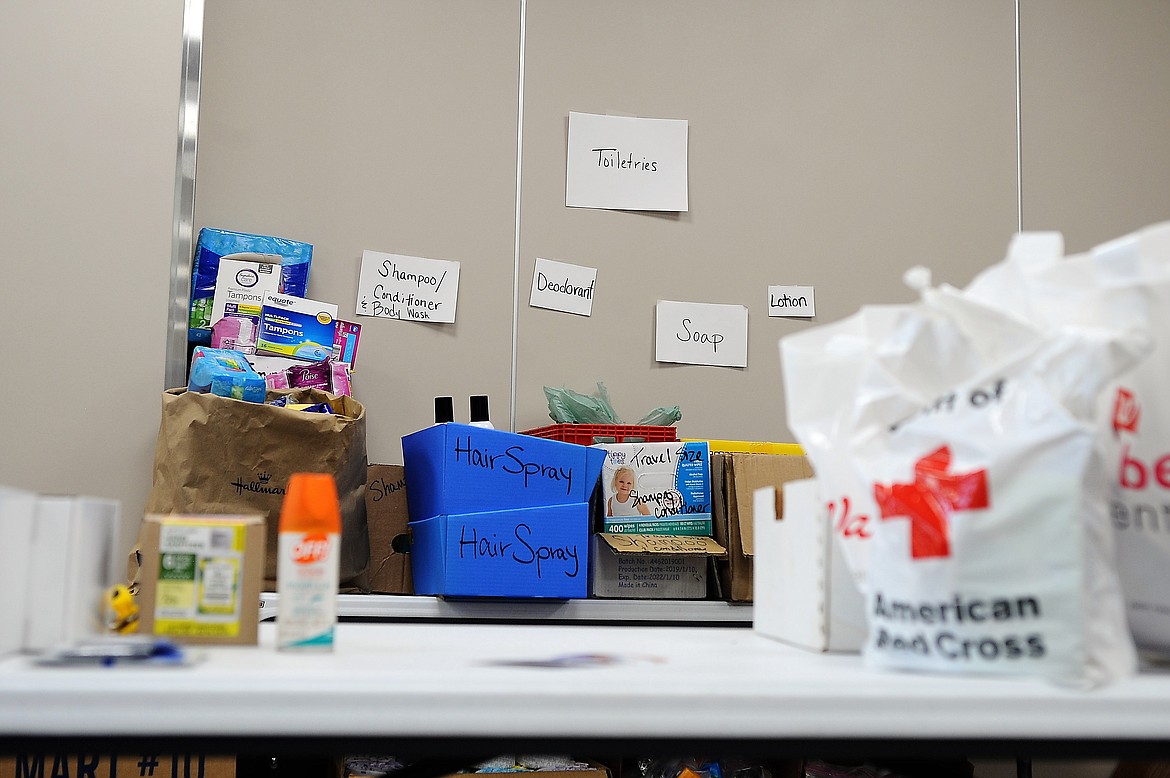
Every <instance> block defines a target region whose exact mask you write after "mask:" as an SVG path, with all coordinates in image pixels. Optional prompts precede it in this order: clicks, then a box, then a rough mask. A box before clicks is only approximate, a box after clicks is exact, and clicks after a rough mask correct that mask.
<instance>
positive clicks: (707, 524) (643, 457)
mask: <svg viewBox="0 0 1170 778" xmlns="http://www.w3.org/2000/svg"><path fill="white" fill-rule="evenodd" d="M594 448H600V449H603V450H604V451H605V452H606V454H605V464H604V465H603V467H602V470H601V486H602V496H603V497H604V505H603V513H604V515H605V531H606V532H612V533H614V534H620V535H631V534H642V535H710V534H711V452H710V446H709V445H708V443H707V441H705V440H693V441H686V442H682V443H680V442H677V441H676V442H671V443H600V444H597V445H596V446H594Z"/></svg>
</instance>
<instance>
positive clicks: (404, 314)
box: [357, 250, 459, 324]
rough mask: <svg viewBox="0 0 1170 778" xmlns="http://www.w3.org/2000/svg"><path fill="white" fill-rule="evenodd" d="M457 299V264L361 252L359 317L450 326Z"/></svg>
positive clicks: (367, 251) (358, 294)
mask: <svg viewBox="0 0 1170 778" xmlns="http://www.w3.org/2000/svg"><path fill="white" fill-rule="evenodd" d="M458 295H459V263H458V262H450V261H447V260H442V259H424V258H422V257H408V256H404V255H402V254H384V253H382V252H380V251H369V250H366V251H363V252H362V269H361V274H360V275H359V276H358V292H357V315H358V316H378V317H381V318H384V319H404V320H406V321H429V322H440V323H444V324H450V323H452V322H454V321H455V303H456V300H457V298H458Z"/></svg>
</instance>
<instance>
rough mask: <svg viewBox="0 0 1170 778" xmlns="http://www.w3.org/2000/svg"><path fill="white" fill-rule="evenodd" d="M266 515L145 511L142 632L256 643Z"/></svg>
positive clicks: (198, 640) (188, 639) (184, 640)
mask: <svg viewBox="0 0 1170 778" xmlns="http://www.w3.org/2000/svg"><path fill="white" fill-rule="evenodd" d="M264 543H265V538H264V517H263V516H260V515H258V514H257V515H241V516H198V515H161V514H148V515H147V516H146V518H145V521H144V522H143V525H142V531H141V533H140V534H139V545H140V546H141V551H142V562H141V565H142V566H141V569H140V571H139V582H140V584H141V588H140V589H139V592H138V601H139V610H140V614H139V619H140V621H139V627H138V630H139V632H141V633H143V634H148V635H149V634H154V635H158V636H159V637H167V638H173V639H174V640H177V641H179V642H182V643H228V644H231V643H238V644H247V645H255V644H256V643H257V639H258V638H257V633H258V627H257V624H258V621H259V613H260V584H261V579H262V576H263V572H264V553H265V551H264Z"/></svg>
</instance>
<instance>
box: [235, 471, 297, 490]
mask: <svg viewBox="0 0 1170 778" xmlns="http://www.w3.org/2000/svg"><path fill="white" fill-rule="evenodd" d="M271 480H272V474H271V473H266V472H264V471H261V472H259V473H257V474H256V480H255V481H248V482H247V483H244V479H242V478H236V480H234V481H232V482H231V485H232V486H234V487H235V488H236V495H237V496H238V495H242V494H243V493H244V492H253V493H256V494H284V487H283V486H269V485H268V482H269V481H271Z"/></svg>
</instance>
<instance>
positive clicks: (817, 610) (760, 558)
mask: <svg viewBox="0 0 1170 778" xmlns="http://www.w3.org/2000/svg"><path fill="white" fill-rule="evenodd" d="M753 503H754V514H755V515H754V519H755V542H756V546H755V547H756V558H755V573H756V585H755V605H754V606H753V609H752V618H753V628H754V629H755V631H756V632H757V633H759V634H761V635H764V636H765V637H770V638H774V639H776V640H781V641H784V642H785V643H791V644H792V645H795V646H799V647H801V648H807V649H810V650H812V651H859V650H860V649H861V646H862V644H863V643H864V642H865V638H866V633H867V627H866V623H865V600H864V598H863V597H862V595H861V592H860V590H859V589H858V588H857V584H856V583H855V582H854V579H853V576H852V574H851V573H850V571H849V569H848V567H847V566H846V564H845V557H844V555H843V554H842V553H841V546H840V543H838V542H837V539H836V538H835V537H834V535H833V528H832V524H831V522H830V518H829V514H828V510H827V508H826V506H825V505H824V504H823V503H822V501H821V497H820V490H819V489H818V488H817V482H816V479H807V480H803V481H790V482H788V483H786V484H784V486H783V490H782V491H777V489H776V488H775V487H771V486H768V487H764V488H761V489H757V490H756V492H755V494H754V495H753ZM778 516H783V519H781V520H778V519H777V517H778Z"/></svg>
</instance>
